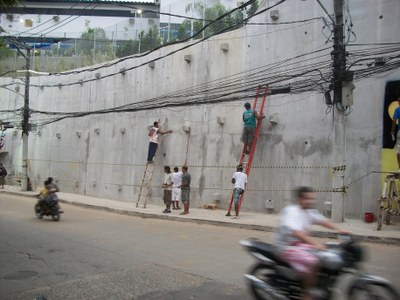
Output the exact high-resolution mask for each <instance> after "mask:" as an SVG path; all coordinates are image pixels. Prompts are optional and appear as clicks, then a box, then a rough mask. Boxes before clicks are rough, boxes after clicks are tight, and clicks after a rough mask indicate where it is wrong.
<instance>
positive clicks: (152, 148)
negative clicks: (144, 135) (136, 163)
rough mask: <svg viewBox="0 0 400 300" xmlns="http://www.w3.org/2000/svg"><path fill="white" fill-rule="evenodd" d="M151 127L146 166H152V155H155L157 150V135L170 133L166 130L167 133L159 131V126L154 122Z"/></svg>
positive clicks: (170, 131)
mask: <svg viewBox="0 0 400 300" xmlns="http://www.w3.org/2000/svg"><path fill="white" fill-rule="evenodd" d="M153 125H154V126H153V127H152V128H151V129H150V132H149V138H150V142H149V151H148V154H147V163H148V164H152V163H153V157H154V155H156V152H157V148H158V137H159V135H160V134H161V135H164V134H167V133H172V132H173V131H172V130H168V131H161V130H160V129H159V125H158V122H154V123H153Z"/></svg>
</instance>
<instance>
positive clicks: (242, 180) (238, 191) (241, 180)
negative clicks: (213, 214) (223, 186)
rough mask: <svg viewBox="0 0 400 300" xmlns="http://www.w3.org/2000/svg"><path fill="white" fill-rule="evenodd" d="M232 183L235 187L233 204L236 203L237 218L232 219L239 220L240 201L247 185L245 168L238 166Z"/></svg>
mask: <svg viewBox="0 0 400 300" xmlns="http://www.w3.org/2000/svg"><path fill="white" fill-rule="evenodd" d="M231 182H232V183H233V184H234V185H235V187H234V188H233V202H234V203H235V216H234V217H233V218H232V219H239V200H240V196H241V195H242V194H243V193H244V190H245V188H246V185H247V174H246V173H243V166H242V165H238V166H237V167H236V172H235V173H233V176H232V180H231Z"/></svg>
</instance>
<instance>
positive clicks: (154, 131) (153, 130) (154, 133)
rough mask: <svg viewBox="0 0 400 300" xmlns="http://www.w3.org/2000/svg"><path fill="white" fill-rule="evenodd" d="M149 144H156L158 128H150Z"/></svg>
mask: <svg viewBox="0 0 400 300" xmlns="http://www.w3.org/2000/svg"><path fill="white" fill-rule="evenodd" d="M150 132H151V134H150V142H152V143H156V144H157V143H158V128H157V127H152V128H151V130H150Z"/></svg>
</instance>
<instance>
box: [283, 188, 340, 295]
mask: <svg viewBox="0 0 400 300" xmlns="http://www.w3.org/2000/svg"><path fill="white" fill-rule="evenodd" d="M295 197H296V200H295V203H294V204H292V205H289V206H287V207H286V208H284V209H283V211H282V213H281V215H280V217H279V224H278V229H277V236H276V245H277V249H278V252H279V253H278V255H279V256H280V257H281V258H282V259H284V260H285V261H286V262H287V263H288V264H289V265H290V266H291V267H292V268H293V269H295V270H296V271H298V272H299V274H300V276H301V277H302V279H303V292H302V299H303V300H311V299H313V297H312V293H311V290H312V288H313V287H314V286H315V284H316V281H317V271H318V268H319V265H320V261H319V258H318V256H317V255H316V253H315V251H314V253H313V250H326V246H325V245H323V244H319V243H317V242H316V241H314V240H313V239H312V238H311V237H310V235H309V232H310V227H311V225H313V224H318V225H321V226H323V227H326V228H329V229H332V230H335V231H337V232H338V233H342V234H348V232H347V231H344V230H341V229H340V228H338V227H337V226H336V225H335V224H333V223H332V222H330V221H329V220H328V219H326V218H325V217H324V216H323V215H321V214H320V213H319V212H318V211H317V210H316V209H314V206H315V200H316V195H315V190H314V189H313V188H311V187H304V186H303V187H299V188H298V189H297V190H296V194H295Z"/></svg>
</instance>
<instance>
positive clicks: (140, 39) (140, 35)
mask: <svg viewBox="0 0 400 300" xmlns="http://www.w3.org/2000/svg"><path fill="white" fill-rule="evenodd" d="M137 15H139V16H140V22H139V53H140V47H141V43H142V32H141V29H142V16H143V15H142V10H141V9H137V10H135V18H137Z"/></svg>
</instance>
